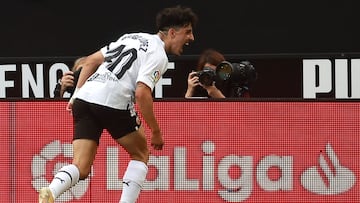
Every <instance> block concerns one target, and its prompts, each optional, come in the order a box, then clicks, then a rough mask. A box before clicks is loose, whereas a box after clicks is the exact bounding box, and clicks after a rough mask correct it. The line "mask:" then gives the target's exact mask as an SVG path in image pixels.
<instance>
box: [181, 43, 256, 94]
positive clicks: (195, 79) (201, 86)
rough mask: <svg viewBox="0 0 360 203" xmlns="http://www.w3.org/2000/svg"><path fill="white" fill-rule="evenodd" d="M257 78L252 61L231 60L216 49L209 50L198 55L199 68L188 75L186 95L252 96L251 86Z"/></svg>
mask: <svg viewBox="0 0 360 203" xmlns="http://www.w3.org/2000/svg"><path fill="white" fill-rule="evenodd" d="M256 79H257V72H256V70H255V67H254V66H253V65H252V64H251V63H250V62H249V61H241V62H239V63H230V62H228V61H225V57H224V56H223V55H222V54H221V53H219V52H218V51H216V50H213V49H207V50H205V51H204V52H203V53H202V54H201V55H200V58H199V61H198V67H197V71H193V72H191V73H190V74H189V76H188V88H187V91H186V94H185V98H194V97H198V98H226V97H231V98H240V97H250V92H249V91H250V87H251V86H252V85H253V83H254V82H255V81H256Z"/></svg>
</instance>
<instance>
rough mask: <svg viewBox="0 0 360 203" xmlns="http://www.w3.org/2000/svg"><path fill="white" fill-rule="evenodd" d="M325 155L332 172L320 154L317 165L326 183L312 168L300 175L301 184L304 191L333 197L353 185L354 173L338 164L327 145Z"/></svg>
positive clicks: (314, 167)
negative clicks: (329, 162)
mask: <svg viewBox="0 0 360 203" xmlns="http://www.w3.org/2000/svg"><path fill="white" fill-rule="evenodd" d="M326 154H327V155H328V157H329V159H330V161H331V164H332V165H333V168H334V170H332V169H331V168H330V166H329V165H328V163H327V162H326V160H325V157H324V156H323V155H322V154H320V157H319V163H320V168H321V169H322V171H323V172H324V174H325V176H326V178H327V180H328V183H326V182H327V181H324V179H323V178H322V176H321V175H320V173H319V171H318V168H317V167H316V166H313V167H311V168H309V169H307V170H306V171H305V172H304V173H303V174H302V175H301V184H302V185H303V187H304V188H305V189H307V190H309V191H311V192H313V193H316V194H321V195H333V194H340V193H342V192H346V191H347V190H349V189H350V188H351V187H352V186H353V185H354V184H355V175H354V173H353V172H352V171H350V170H349V169H348V168H345V167H344V166H342V165H341V164H340V162H339V159H338V158H337V156H336V154H335V152H334V150H333V149H332V147H331V145H330V144H329V143H328V144H327V145H326Z"/></svg>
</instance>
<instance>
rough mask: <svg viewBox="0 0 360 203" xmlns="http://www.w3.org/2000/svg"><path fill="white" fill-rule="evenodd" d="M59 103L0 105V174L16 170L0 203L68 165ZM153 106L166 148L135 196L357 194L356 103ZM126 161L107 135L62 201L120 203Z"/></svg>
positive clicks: (32, 192)
mask: <svg viewBox="0 0 360 203" xmlns="http://www.w3.org/2000/svg"><path fill="white" fill-rule="evenodd" d="M65 106H66V103H65V102H44V101H34V102H1V103H0V110H1V124H2V125H1V134H2V136H1V139H2V142H1V152H2V156H4V155H6V156H4V158H3V157H2V159H1V165H0V166H1V167H0V169H1V173H2V179H1V180H3V179H4V176H6V175H7V174H9V171H13V173H12V174H13V176H12V177H10V178H5V179H4V184H3V185H2V186H1V187H2V190H3V191H7V192H2V193H1V197H0V198H1V199H2V201H3V200H4V199H5V200H8V201H6V202H36V200H37V191H38V190H39V189H40V188H41V187H43V186H45V185H47V184H48V183H49V182H50V181H51V179H52V176H53V175H54V173H55V172H56V170H57V169H59V168H60V167H61V166H62V165H64V164H66V163H69V162H71V157H72V154H71V138H72V120H71V116H70V115H69V114H68V112H66V111H65ZM154 108H155V111H156V115H157V117H158V121H159V123H160V126H161V127H162V132H163V135H164V138H165V144H166V145H165V148H164V150H162V151H155V150H151V157H150V161H149V173H148V176H147V181H146V183H145V185H144V188H143V192H142V193H141V195H140V197H139V199H138V202H147V203H148V202H154V203H155V202H156V203H177V202H179V203H180V202H181V203H184V202H186V203H195V202H196V203H199V202H206V203H218V202H219V203H220V202H359V201H360V194H359V191H360V186H359V177H360V167H359V165H360V151H359V147H360V146H359V145H360V137H359V135H360V116H359V115H360V103H358V102H319V101H316V102H310V101H302V102H294V101H291V102H279V101H276V102H270V101H267V102H259V101H241V102H232V101H226V102H216V101H213V102H209V101H207V102H200V101H193V102H191V101H186V102H184V101H179V102H176V101H157V102H155V103H154ZM7 109H9V110H7ZM10 112H12V113H10ZM9 123H14V125H13V127H11V128H10V127H9V126H8V124H9ZM3 124H4V125H3ZM3 126H4V127H3ZM147 134H148V135H149V130H148V129H147ZM9 146H10V147H9ZM127 162H128V157H127V155H126V153H125V152H124V151H123V149H121V148H120V147H118V146H117V145H116V144H115V142H114V141H113V140H112V139H111V138H110V136H109V135H108V134H107V133H106V132H104V134H103V136H102V138H101V140H100V146H99V149H98V154H97V158H96V160H95V163H94V166H93V168H92V173H91V175H90V177H89V178H88V179H86V180H84V181H81V182H79V184H78V185H76V186H75V187H74V188H72V189H71V190H70V191H68V192H66V193H64V194H63V195H62V196H60V197H59V199H58V201H59V202H74V203H75V202H96V203H100V202H118V201H119V197H120V194H121V187H122V181H121V178H122V175H123V172H124V170H125V169H126V166H127ZM11 163H12V164H11ZM2 182H3V181H2Z"/></svg>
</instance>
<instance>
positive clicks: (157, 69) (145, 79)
mask: <svg viewBox="0 0 360 203" xmlns="http://www.w3.org/2000/svg"><path fill="white" fill-rule="evenodd" d="M167 65H168V58H167V56H166V55H165V56H164V55H163V54H162V53H159V52H156V51H155V52H153V53H151V54H149V55H148V56H147V57H146V59H145V61H143V64H142V66H141V67H140V70H139V74H138V78H137V80H136V82H142V83H145V84H146V85H147V86H148V87H149V88H150V89H151V91H153V89H154V87H155V84H156V83H157V82H158V81H159V79H160V78H161V76H162V75H163V74H164V73H165V72H166V70H167Z"/></svg>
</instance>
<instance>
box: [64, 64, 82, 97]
mask: <svg viewBox="0 0 360 203" xmlns="http://www.w3.org/2000/svg"><path fill="white" fill-rule="evenodd" d="M81 69H82V67H80V68H78V69H77V70H76V71H74V73H73V76H74V86H73V87H70V86H68V87H67V88H66V89H65V91H66V92H69V93H71V94H72V93H74V90H75V87H76V84H77V82H78V80H79V75H80V72H81Z"/></svg>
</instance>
